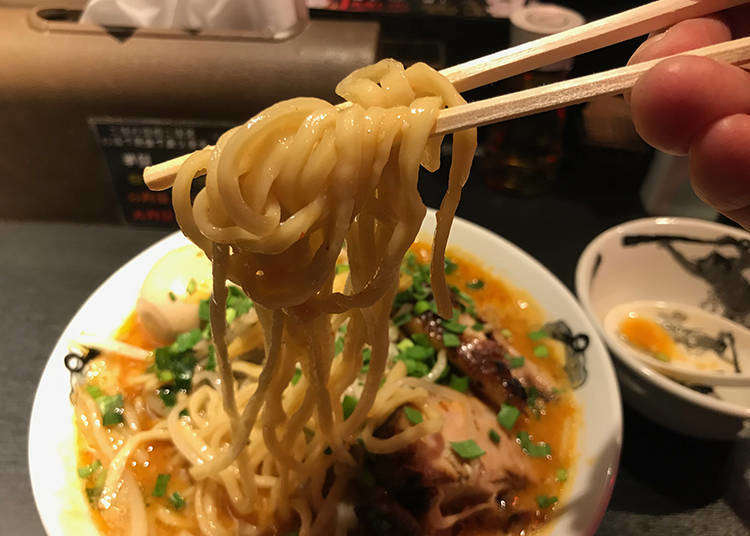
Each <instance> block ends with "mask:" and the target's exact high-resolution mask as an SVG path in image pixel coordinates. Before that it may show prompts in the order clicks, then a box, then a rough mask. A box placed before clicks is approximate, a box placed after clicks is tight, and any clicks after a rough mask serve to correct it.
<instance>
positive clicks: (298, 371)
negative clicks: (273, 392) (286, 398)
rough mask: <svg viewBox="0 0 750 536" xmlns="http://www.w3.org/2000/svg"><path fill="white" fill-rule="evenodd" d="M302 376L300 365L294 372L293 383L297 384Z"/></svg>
mask: <svg viewBox="0 0 750 536" xmlns="http://www.w3.org/2000/svg"><path fill="white" fill-rule="evenodd" d="M301 377H302V369H301V368H299V367H297V368H295V369H294V374H293V375H292V380H291V383H292V385H297V383H298V382H299V379H300V378H301Z"/></svg>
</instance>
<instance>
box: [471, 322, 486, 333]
mask: <svg viewBox="0 0 750 536" xmlns="http://www.w3.org/2000/svg"><path fill="white" fill-rule="evenodd" d="M471 329H473V330H474V331H479V332H482V331H484V324H482V323H481V322H477V323H476V324H474V325H473V326H471Z"/></svg>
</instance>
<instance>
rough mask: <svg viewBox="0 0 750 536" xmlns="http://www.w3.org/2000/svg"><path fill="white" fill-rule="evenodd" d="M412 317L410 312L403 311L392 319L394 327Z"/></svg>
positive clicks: (401, 324)
mask: <svg viewBox="0 0 750 536" xmlns="http://www.w3.org/2000/svg"><path fill="white" fill-rule="evenodd" d="M411 319H412V314H411V313H403V314H400V315H398V316H397V317H395V318H394V319H393V325H394V326H396V327H400V326H403V325H404V324H406V323H407V322H409V321H410V320H411Z"/></svg>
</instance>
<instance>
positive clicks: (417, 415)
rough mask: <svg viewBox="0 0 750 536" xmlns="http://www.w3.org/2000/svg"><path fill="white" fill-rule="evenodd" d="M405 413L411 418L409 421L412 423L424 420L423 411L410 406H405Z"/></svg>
mask: <svg viewBox="0 0 750 536" xmlns="http://www.w3.org/2000/svg"><path fill="white" fill-rule="evenodd" d="M404 413H405V414H406V418H407V419H409V422H410V423H412V424H419V423H421V422H422V420H423V419H422V413H421V412H420V411H419V410H417V409H414V408H412V407H410V406H405V407H404Z"/></svg>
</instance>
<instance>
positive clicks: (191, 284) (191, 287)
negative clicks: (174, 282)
mask: <svg viewBox="0 0 750 536" xmlns="http://www.w3.org/2000/svg"><path fill="white" fill-rule="evenodd" d="M197 288H198V282H197V281H196V280H195V278H194V277H191V278H190V281H188V284H187V288H186V289H185V290H187V293H188V294H190V295H191V296H192V295H193V294H195V291H196V289H197Z"/></svg>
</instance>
